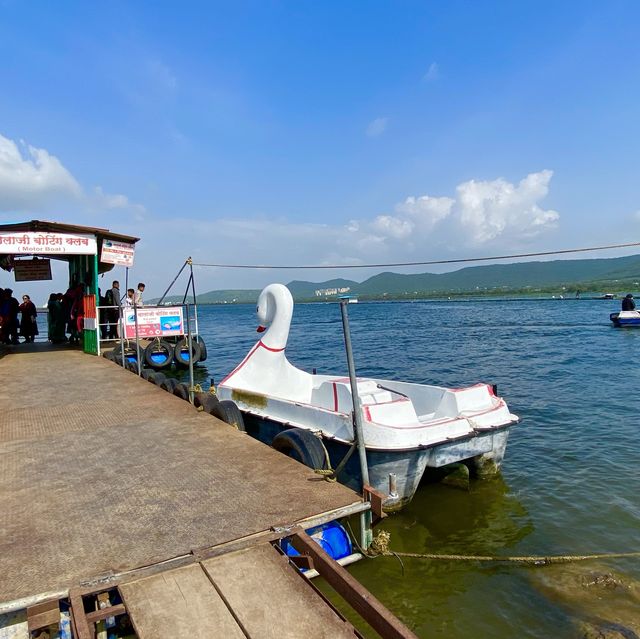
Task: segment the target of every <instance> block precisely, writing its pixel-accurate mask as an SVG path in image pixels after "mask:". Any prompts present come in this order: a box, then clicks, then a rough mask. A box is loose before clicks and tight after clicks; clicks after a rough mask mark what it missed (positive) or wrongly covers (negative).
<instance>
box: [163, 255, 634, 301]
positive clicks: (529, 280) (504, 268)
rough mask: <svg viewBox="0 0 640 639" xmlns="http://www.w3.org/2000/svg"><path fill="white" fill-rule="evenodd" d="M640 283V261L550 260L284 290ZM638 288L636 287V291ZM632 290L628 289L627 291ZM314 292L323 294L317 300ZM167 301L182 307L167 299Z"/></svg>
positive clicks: (388, 291)
mask: <svg viewBox="0 0 640 639" xmlns="http://www.w3.org/2000/svg"><path fill="white" fill-rule="evenodd" d="M638 281H640V255H631V256H628V257H614V258H604V259H587V260H553V261H548V262H522V263H518V264H491V265H483V266H469V267H465V268H461V269H458V270H457V271H451V272H449V273H419V274H413V275H405V274H400V273H390V272H388V273H379V274H378V275H374V276H372V277H370V278H368V279H366V280H364V281H363V282H361V283H358V282H356V281H354V280H347V279H332V280H326V281H324V282H308V281H303V280H294V281H292V282H289V284H287V286H288V287H289V290H290V291H291V293H292V295H293V297H294V299H296V300H321V299H335V298H336V297H337V295H338V294H339V293H340V291H339V289H347V288H348V289H349V291H348V293H349V294H354V295H359V296H361V297H362V298H371V299H376V298H392V297H400V298H402V297H420V296H436V295H456V294H474V293H476V294H477V293H507V292H521V293H526V292H536V291H553V290H561V289H562V287H566V289H567V290H577V289H578V288H580V289H581V290H591V291H594V292H595V291H602V292H604V290H605V289H609V288H611V289H612V290H618V291H620V290H622V289H624V288H627V287H632V286H633V285H634V282H638ZM637 289H638V287H637V286H636V287H635V290H637ZM630 290H631V288H630ZM316 291H322V292H323V293H322V294H321V295H320V296H318V295H316ZM259 294H260V291H259V290H215V291H208V292H207V293H201V294H200V295H198V302H199V303H200V304H229V303H251V304H253V303H255V301H256V300H257V298H258V295H259ZM167 301H171V302H181V301H182V297H181V296H180V297H178V296H172V297H170V298H168V300H167Z"/></svg>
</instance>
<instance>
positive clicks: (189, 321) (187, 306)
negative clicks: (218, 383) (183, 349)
mask: <svg viewBox="0 0 640 639" xmlns="http://www.w3.org/2000/svg"><path fill="white" fill-rule="evenodd" d="M186 308H187V346H188V347H189V402H190V403H191V404H193V339H192V336H191V313H190V312H189V304H187V305H186Z"/></svg>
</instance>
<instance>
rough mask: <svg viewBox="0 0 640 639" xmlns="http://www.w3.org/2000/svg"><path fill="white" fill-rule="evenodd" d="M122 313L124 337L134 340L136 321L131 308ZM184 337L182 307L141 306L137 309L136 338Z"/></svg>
mask: <svg viewBox="0 0 640 639" xmlns="http://www.w3.org/2000/svg"><path fill="white" fill-rule="evenodd" d="M122 312H123V313H124V327H125V331H124V336H125V338H126V339H135V338H136V319H135V313H134V311H133V308H132V307H131V306H128V307H127V306H125V307H123V309H122ZM175 335H184V319H183V317H182V306H154V307H149V306H142V307H140V308H138V337H140V338H143V337H171V336H175Z"/></svg>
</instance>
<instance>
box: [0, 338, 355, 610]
mask: <svg viewBox="0 0 640 639" xmlns="http://www.w3.org/2000/svg"><path fill="white" fill-rule="evenodd" d="M26 346H29V348H22V347H21V346H18V347H15V348H14V349H13V351H14V352H13V353H10V354H8V355H6V356H4V357H2V358H0V376H1V377H2V380H3V383H2V385H0V406H1V411H0V513H2V516H1V517H0V575H1V576H2V578H1V579H0V603H2V602H11V601H15V600H19V599H24V598H29V597H33V596H36V595H39V594H41V593H60V592H62V591H65V590H68V589H69V588H73V587H75V586H77V585H78V584H82V583H84V582H86V581H88V580H92V579H93V580H95V579H98V578H100V577H101V576H103V575H113V574H119V573H122V572H126V571H131V570H135V569H137V568H141V567H145V566H150V565H152V564H159V563H161V562H165V561H168V560H170V559H173V558H176V557H181V556H183V555H188V554H189V553H191V552H192V551H193V550H194V549H201V548H210V547H212V546H217V545H219V544H224V543H227V542H231V541H234V540H238V539H242V538H244V537H247V536H249V535H253V534H256V533H260V532H263V531H268V530H269V529H271V528H273V527H279V526H290V525H292V524H295V523H296V522H299V521H301V520H304V519H306V518H309V517H313V516H316V515H319V514H321V513H330V512H332V511H335V510H338V509H344V508H347V509H349V508H353V510H354V511H356V510H359V509H361V507H362V504H361V501H362V500H361V498H360V497H359V496H358V495H357V494H356V493H354V492H353V491H351V490H350V489H348V488H346V487H344V486H342V485H340V484H338V483H329V482H325V481H322V480H318V476H317V475H316V474H314V473H313V471H312V470H311V469H309V468H306V467H304V466H302V465H301V464H298V463H297V462H295V461H293V460H291V459H289V458H286V457H285V456H283V455H282V454H280V453H278V452H276V451H274V450H272V449H271V448H269V447H268V446H265V445H264V444H261V443H259V442H257V441H255V440H253V439H251V438H249V437H248V436H247V435H245V434H244V433H241V432H238V431H237V430H236V429H234V428H233V427H231V426H228V425H226V424H224V423H222V422H220V421H219V420H217V419H216V418H215V417H212V416H210V415H208V414H206V413H202V412H197V411H196V410H195V409H194V408H193V407H192V406H191V405H190V404H189V403H188V402H185V401H183V400H181V399H179V398H178V397H175V396H173V395H170V394H169V393H167V392H165V391H164V390H162V389H160V388H158V387H157V386H155V385H153V384H150V383H148V382H147V381H145V380H143V379H141V378H139V377H137V376H136V375H134V374H132V373H131V372H129V371H126V370H123V369H122V368H119V367H118V366H116V365H115V364H113V363H111V362H109V361H107V360H106V359H103V358H97V357H92V356H89V355H85V354H84V353H82V352H79V351H77V350H72V349H69V348H66V347H62V348H50V347H48V346H47V345H44V344H34V345H26Z"/></svg>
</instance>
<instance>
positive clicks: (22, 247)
mask: <svg viewBox="0 0 640 639" xmlns="http://www.w3.org/2000/svg"><path fill="white" fill-rule="evenodd" d="M97 252H98V243H97V242H96V238H95V237H94V236H93V235H81V234H80V233H32V232H31V231H29V232H24V233H5V232H0V253H10V254H12V255H18V254H20V253H24V254H27V255H34V254H52V253H60V254H61V255H95V254H96V253H97Z"/></svg>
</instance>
